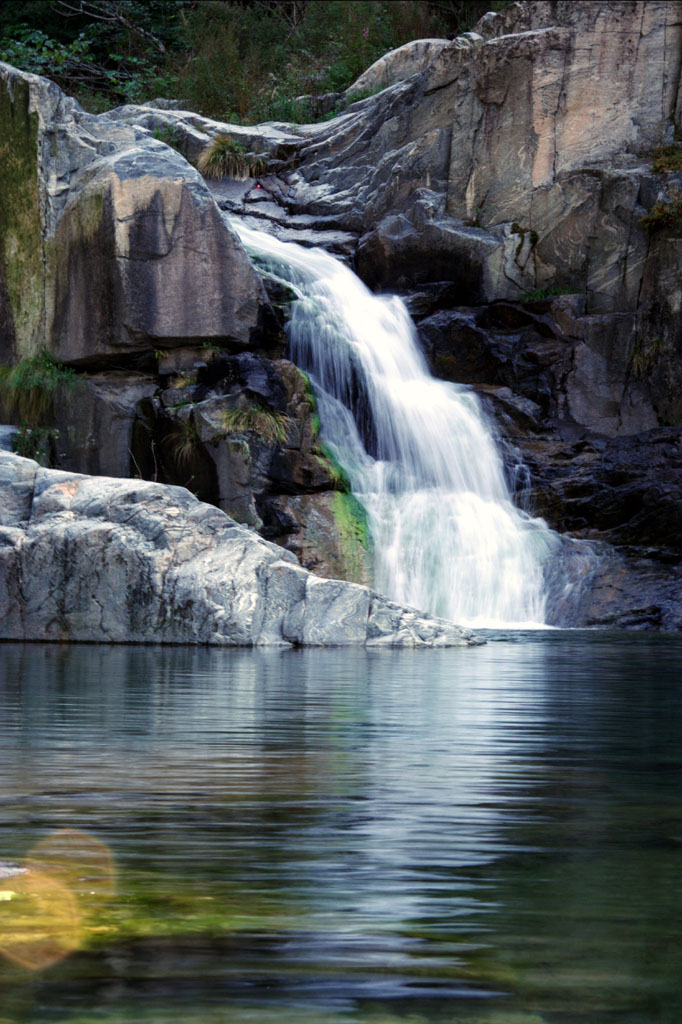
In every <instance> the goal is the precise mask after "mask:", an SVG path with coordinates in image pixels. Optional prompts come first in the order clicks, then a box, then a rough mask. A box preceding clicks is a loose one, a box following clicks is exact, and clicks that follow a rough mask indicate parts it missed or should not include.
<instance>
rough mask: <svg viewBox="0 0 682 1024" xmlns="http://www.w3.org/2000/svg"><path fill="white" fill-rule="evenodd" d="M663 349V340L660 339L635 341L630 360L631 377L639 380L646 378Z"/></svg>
mask: <svg viewBox="0 0 682 1024" xmlns="http://www.w3.org/2000/svg"><path fill="white" fill-rule="evenodd" d="M664 347H665V346H664V343H663V338H660V337H659V338H653V339H646V340H645V341H643V342H640V341H637V342H636V344H635V347H634V349H633V350H632V359H631V360H630V368H631V370H632V373H633V376H635V377H638V378H640V379H643V378H645V377H647V376H648V374H649V373H650V372H651V371H652V370H653V368H654V366H655V364H656V361H657V360H658V359H659V357H660V356H661V354H662V353H663V349H664Z"/></svg>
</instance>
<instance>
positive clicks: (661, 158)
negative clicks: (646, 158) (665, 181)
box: [651, 142, 682, 174]
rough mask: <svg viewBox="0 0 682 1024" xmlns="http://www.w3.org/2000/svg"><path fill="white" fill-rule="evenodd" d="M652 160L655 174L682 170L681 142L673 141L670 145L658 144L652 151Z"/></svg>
mask: <svg viewBox="0 0 682 1024" xmlns="http://www.w3.org/2000/svg"><path fill="white" fill-rule="evenodd" d="M651 160H652V163H651V169H652V171H653V172H654V174H665V172H666V171H682V145H680V143H679V142H678V143H674V142H673V143H671V144H670V145H669V146H658V147H657V148H656V149H654V151H653V152H652V154H651Z"/></svg>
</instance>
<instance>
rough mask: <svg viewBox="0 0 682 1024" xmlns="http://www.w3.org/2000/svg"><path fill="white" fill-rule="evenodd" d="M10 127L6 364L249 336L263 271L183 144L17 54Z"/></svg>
mask: <svg viewBox="0 0 682 1024" xmlns="http://www.w3.org/2000/svg"><path fill="white" fill-rule="evenodd" d="M0 135H1V136H2V138H3V139H4V140H5V141H4V143H3V145H4V147H5V148H6V149H7V153H6V154H5V153H3V155H4V156H5V159H3V161H2V169H0V177H1V188H2V192H3V204H2V214H1V217H2V222H1V223H0V227H2V229H3V230H2V243H1V246H2V248H1V249H0V324H2V327H3V331H2V336H3V340H2V351H0V358H2V360H3V361H4V362H9V361H13V360H18V359H21V358H25V357H27V356H31V355H34V354H35V353H36V352H37V351H39V350H40V349H41V348H47V349H48V350H49V351H50V352H51V353H52V354H53V355H54V356H55V357H56V358H57V359H59V360H61V361H62V362H67V363H70V364H72V365H89V366H92V367H98V368H100V367H102V366H103V365H104V364H105V362H106V360H107V359H108V360H109V361H110V362H112V361H118V363H119V365H120V360H121V358H122V357H123V358H125V357H126V356H129V355H131V354H139V353H141V352H153V350H154V348H162V347H163V348H165V347H173V346H176V345H179V344H183V343H186V341H187V340H188V339H189V340H190V341H196V340H197V339H209V340H210V341H213V342H216V343H220V344H228V343H229V344H233V345H235V346H241V347H244V346H246V345H248V343H249V340H250V336H251V333H252V332H253V330H254V329H255V328H256V325H257V322H258V307H259V302H261V301H262V300H263V298H264V296H263V292H262V286H261V284H260V280H259V278H258V276H257V274H256V273H255V271H254V270H253V268H252V267H251V265H250V263H249V261H248V258H247V257H246V254H245V253H244V251H243V249H242V247H241V245H240V243H239V242H238V240H237V239H236V238H235V237H234V236H233V235H232V233H231V232H230V231H229V229H228V227H227V225H226V223H225V221H224V220H223V219H222V217H221V216H220V214H219V212H218V210H217V208H216V205H215V203H214V201H213V199H212V197H211V195H210V193H209V191H208V189H207V188H206V186H205V184H204V182H203V179H202V178H201V176H200V175H199V174H198V172H196V171H195V170H194V169H193V168H192V167H191V166H190V165H189V164H188V163H187V162H186V161H185V160H184V159H183V158H182V157H180V156H179V154H177V153H176V152H175V151H174V150H172V149H171V148H169V147H168V146H166V145H164V144H163V143H162V142H158V141H156V140H155V139H154V138H152V137H151V135H150V134H149V132H147V131H144V130H143V129H140V128H138V127H133V126H130V125H127V124H125V123H124V122H122V121H118V122H117V121H114V120H113V119H109V118H107V117H101V116H100V117H94V116H91V115H88V114H86V113H84V112H83V111H82V110H80V108H79V106H78V104H77V103H76V102H75V101H74V100H70V99H68V98H67V97H65V96H64V95H63V93H61V91H60V90H59V89H58V88H57V87H56V86H55V85H54V84H53V83H51V82H48V81H47V80H46V79H43V78H39V77H37V76H35V75H29V74H25V73H22V72H18V71H16V70H15V69H13V68H11V67H9V66H8V65H6V64H0ZM17 253H19V254H20V255H18V256H17Z"/></svg>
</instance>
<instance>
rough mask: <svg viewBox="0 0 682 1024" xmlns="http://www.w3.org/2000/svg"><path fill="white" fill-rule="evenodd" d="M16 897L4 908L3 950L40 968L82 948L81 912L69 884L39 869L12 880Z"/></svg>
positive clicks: (0, 930) (0, 945) (0, 947)
mask: <svg viewBox="0 0 682 1024" xmlns="http://www.w3.org/2000/svg"><path fill="white" fill-rule="evenodd" d="M12 885H13V886H14V888H13V890H12V897H11V899H10V900H7V901H5V902H4V903H3V907H2V910H0V952H1V953H3V954H4V956H6V957H7V958H8V959H9V960H12V961H13V962H14V963H16V964H19V966H20V967H25V968H27V969H28V970H32V971H40V970H44V969H45V968H46V967H51V966H52V965H53V964H55V963H57V962H58V961H59V960H62V959H63V958H64V957H65V956H68V954H69V953H72V952H73V951H74V950H75V949H78V946H79V944H80V937H81V927H80V912H79V910H78V904H77V901H76V898H75V896H73V895H72V894H71V893H70V892H69V890H68V889H67V888H66V886H64V885H62V884H61V883H60V882H58V881H56V880H55V879H54V878H51V877H50V876H49V875H43V874H41V873H40V872H38V871H27V872H26V873H25V874H23V875H20V876H18V877H17V878H15V879H13V880H12Z"/></svg>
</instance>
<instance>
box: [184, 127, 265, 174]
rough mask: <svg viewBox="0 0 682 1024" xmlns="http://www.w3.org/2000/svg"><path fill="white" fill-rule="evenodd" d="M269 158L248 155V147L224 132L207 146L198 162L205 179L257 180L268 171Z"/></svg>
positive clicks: (260, 155) (259, 155)
mask: <svg viewBox="0 0 682 1024" xmlns="http://www.w3.org/2000/svg"><path fill="white" fill-rule="evenodd" d="M267 166H268V162H267V158H266V157H265V156H263V155H262V154H253V153H247V152H246V147H245V146H244V145H243V144H242V143H241V142H238V141H237V140H236V139H233V138H232V137H231V136H230V135H226V134H225V133H224V132H221V133H219V134H218V135H216V137H215V138H214V139H213V140H212V141H211V142H210V143H209V144H208V146H206V148H205V149H204V150H203V152H202V153H201V154H200V156H199V159H198V161H197V167H198V168H199V170H200V171H201V173H202V174H203V175H204V177H205V178H225V177H229V178H235V179H236V180H237V181H244V180H246V178H257V177H258V176H259V175H261V174H265V171H266V170H267Z"/></svg>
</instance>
